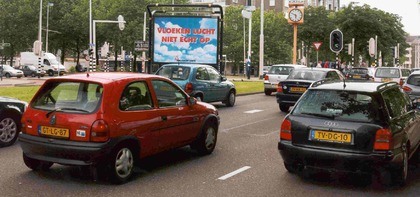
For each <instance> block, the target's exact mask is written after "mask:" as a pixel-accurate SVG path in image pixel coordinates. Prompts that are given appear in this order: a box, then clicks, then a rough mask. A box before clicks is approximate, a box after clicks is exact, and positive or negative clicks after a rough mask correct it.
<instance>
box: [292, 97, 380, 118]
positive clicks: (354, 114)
mask: <svg viewBox="0 0 420 197" xmlns="http://www.w3.org/2000/svg"><path fill="white" fill-rule="evenodd" d="M378 108H379V107H378V104H377V102H376V101H375V100H374V98H373V97H372V96H371V95H369V94H366V93H360V92H352V91H343V90H308V91H307V92H306V93H305V94H304V95H303V96H302V98H301V100H300V101H299V102H298V103H297V105H296V107H295V108H294V109H293V112H292V114H293V115H309V116H316V117H327V118H331V119H336V120H349V121H362V122H372V121H374V120H378V118H377V116H378V114H379V113H378Z"/></svg>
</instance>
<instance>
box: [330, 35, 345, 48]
mask: <svg viewBox="0 0 420 197" xmlns="http://www.w3.org/2000/svg"><path fill="white" fill-rule="evenodd" d="M330 49H331V51H332V52H335V53H339V52H340V51H341V50H343V33H342V32H341V31H340V30H334V31H332V32H331V34H330Z"/></svg>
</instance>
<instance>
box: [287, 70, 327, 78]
mask: <svg viewBox="0 0 420 197" xmlns="http://www.w3.org/2000/svg"><path fill="white" fill-rule="evenodd" d="M325 75H326V72H323V71H317V70H311V69H308V70H293V71H292V72H291V73H290V75H289V77H287V79H303V80H312V81H318V80H321V79H323V78H324V77H325Z"/></svg>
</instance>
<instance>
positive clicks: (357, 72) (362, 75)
mask: <svg viewBox="0 0 420 197" xmlns="http://www.w3.org/2000/svg"><path fill="white" fill-rule="evenodd" d="M371 71H372V70H370V69H369V68H366V67H356V68H352V69H350V70H349V71H348V72H347V73H346V78H347V79H349V80H373V75H374V73H373V72H371Z"/></svg>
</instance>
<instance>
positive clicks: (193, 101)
mask: <svg viewBox="0 0 420 197" xmlns="http://www.w3.org/2000/svg"><path fill="white" fill-rule="evenodd" d="M188 104H189V105H191V106H192V105H195V104H197V99H196V98H194V97H192V96H191V97H190V98H189V99H188Z"/></svg>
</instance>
